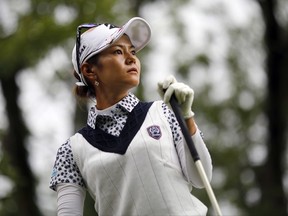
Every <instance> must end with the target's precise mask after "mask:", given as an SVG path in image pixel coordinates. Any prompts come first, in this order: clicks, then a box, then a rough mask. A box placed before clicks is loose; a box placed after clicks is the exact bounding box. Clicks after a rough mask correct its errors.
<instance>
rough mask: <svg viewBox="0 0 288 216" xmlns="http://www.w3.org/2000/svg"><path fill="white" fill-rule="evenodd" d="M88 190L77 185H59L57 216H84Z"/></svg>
mask: <svg viewBox="0 0 288 216" xmlns="http://www.w3.org/2000/svg"><path fill="white" fill-rule="evenodd" d="M85 196H86V190H85V189H84V188H82V187H80V186H78V185H76V184H71V183H61V184H58V185H57V216H82V215H83V207H84V200H85Z"/></svg>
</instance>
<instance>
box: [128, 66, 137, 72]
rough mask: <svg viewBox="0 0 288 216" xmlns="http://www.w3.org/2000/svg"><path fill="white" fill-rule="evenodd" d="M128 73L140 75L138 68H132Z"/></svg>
mask: <svg viewBox="0 0 288 216" xmlns="http://www.w3.org/2000/svg"><path fill="white" fill-rule="evenodd" d="M127 72H128V73H138V70H137V68H134V67H133V68H130V69H129V70H128V71H127Z"/></svg>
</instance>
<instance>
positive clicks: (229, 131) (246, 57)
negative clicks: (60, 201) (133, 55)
mask: <svg viewBox="0 0 288 216" xmlns="http://www.w3.org/2000/svg"><path fill="white" fill-rule="evenodd" d="M132 16H141V17H143V18H145V19H146V20H147V21H148V22H149V23H150V25H151V28H152V40H151V42H150V44H149V46H148V47H147V48H145V49H144V50H143V51H141V52H140V53H139V58H140V59H141V60H142V83H141V85H140V86H139V88H137V90H136V89H135V90H133V91H135V93H136V94H137V96H138V97H139V98H141V99H143V100H147V101H151V100H157V99H159V97H158V95H157V93H156V84H157V82H158V81H159V80H161V79H163V78H164V77H166V76H167V75H168V74H174V75H175V76H176V78H177V79H178V80H179V81H183V82H185V83H187V84H188V85H190V86H191V87H192V88H193V89H194V91H195V100H194V105H193V109H194V112H195V113H196V115H195V118H196V121H197V123H198V126H199V127H200V129H201V130H202V131H203V133H204V136H205V142H206V144H207V146H208V148H209V149H210V152H211V155H212V158H213V165H214V171H213V179H212V182H211V185H212V187H213V189H214V192H215V195H216V198H217V200H218V202H219V204H220V207H221V209H222V211H223V215H228V216H229V215H231V216H232V215H235V216H237V215H261V216H263V215H269V216H270V215H275V216H281V215H287V195H288V172H287V167H288V162H287V161H288V160H287V155H288V154H287V143H288V141H287V139H288V133H287V131H288V130H287V124H288V123H287V122H288V112H287V111H288V1H287V0H258V1H257V0H233V1H231V0H230V1H229V0H105V1H92V0H69V1H68V0H49V1H47V0H0V215H3V216H16V215H17V216H19V215H21V216H22V215H23V216H28V215H29V216H34V215H35V216H40V215H42V216H50V215H55V214H56V193H55V192H53V191H52V190H50V189H49V188H48V185H49V180H50V174H51V171H52V167H53V163H54V161H55V156H56V151H57V149H58V147H59V146H60V145H61V144H62V143H63V142H65V141H66V139H67V138H68V137H70V136H71V135H72V134H74V133H75V131H77V130H78V129H80V128H81V127H82V126H84V124H85V122H86V115H87V109H86V108H87V107H86V106H83V105H79V104H78V103H77V101H75V99H74V96H73V94H72V88H73V86H74V82H75V80H74V78H73V75H72V64H71V60H70V59H71V51H72V48H73V46H74V43H75V37H76V34H75V33H76V28H77V26H78V25H79V24H81V23H86V22H90V23H91V22H99V23H102V22H110V23H114V24H117V25H122V24H124V23H125V22H126V21H127V20H128V19H129V18H131V17H132ZM87 106H88V105H87ZM192 193H194V194H195V195H196V196H197V197H199V199H200V200H201V201H202V202H204V203H205V204H206V205H207V206H209V212H208V215H214V211H213V208H212V207H211V206H210V201H209V199H208V197H207V194H206V191H205V190H204V189H202V190H197V189H194V190H193V191H192ZM85 215H96V213H95V211H94V208H93V201H92V200H91V198H90V197H89V196H87V199H86V201H85Z"/></svg>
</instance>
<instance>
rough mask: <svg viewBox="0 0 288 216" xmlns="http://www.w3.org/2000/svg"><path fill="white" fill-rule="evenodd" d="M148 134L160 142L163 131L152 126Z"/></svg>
mask: <svg viewBox="0 0 288 216" xmlns="http://www.w3.org/2000/svg"><path fill="white" fill-rule="evenodd" d="M147 131H148V134H149V136H150V137H152V138H154V139H156V140H159V139H160V138H161V136H162V133H161V129H160V127H159V126H157V125H152V126H150V127H148V128H147Z"/></svg>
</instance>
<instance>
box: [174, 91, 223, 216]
mask: <svg viewBox="0 0 288 216" xmlns="http://www.w3.org/2000/svg"><path fill="white" fill-rule="evenodd" d="M170 105H171V107H172V110H173V111H174V114H175V116H176V119H177V120H178V122H179V125H180V128H181V130H182V133H183V136H184V138H185V140H186V143H187V145H188V148H189V150H190V152H191V155H192V158H193V160H194V162H195V166H196V167H197V170H198V173H199V175H200V178H201V180H202V182H203V184H204V187H205V189H206V192H207V194H208V197H209V199H210V202H211V204H212V206H213V208H214V210H215V212H216V215H219V216H221V215H222V213H221V210H220V207H219V205H218V202H217V200H216V197H215V195H214V192H213V190H212V187H211V185H210V182H209V180H208V178H207V175H206V173H205V170H204V168H203V165H202V163H201V160H200V157H199V155H198V152H197V150H196V148H195V145H194V143H193V140H192V138H191V135H190V133H189V131H188V129H187V126H186V123H185V120H184V119H183V117H182V115H181V110H180V107H179V104H178V102H177V99H176V97H175V95H174V94H173V95H172V96H171V99H170Z"/></svg>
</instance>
